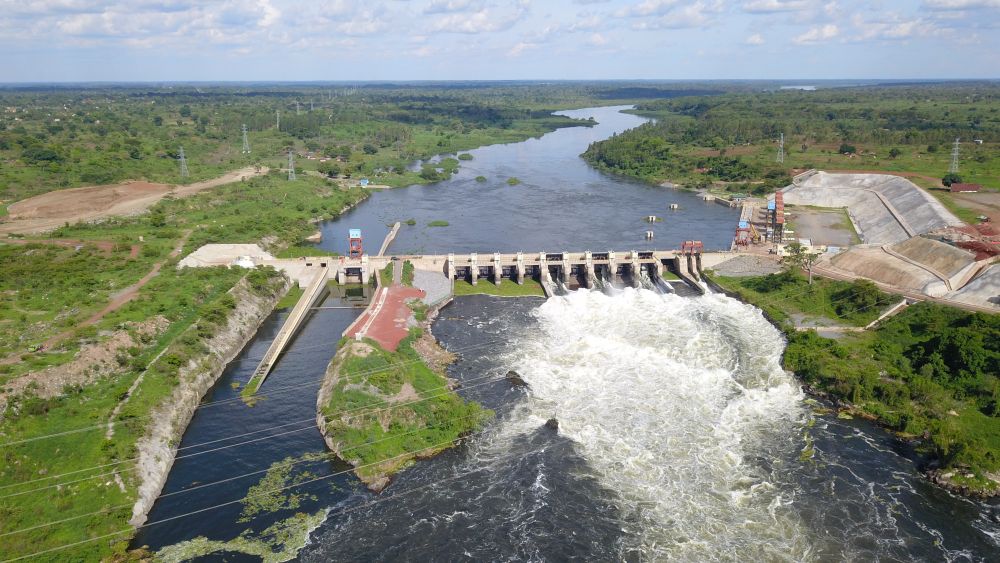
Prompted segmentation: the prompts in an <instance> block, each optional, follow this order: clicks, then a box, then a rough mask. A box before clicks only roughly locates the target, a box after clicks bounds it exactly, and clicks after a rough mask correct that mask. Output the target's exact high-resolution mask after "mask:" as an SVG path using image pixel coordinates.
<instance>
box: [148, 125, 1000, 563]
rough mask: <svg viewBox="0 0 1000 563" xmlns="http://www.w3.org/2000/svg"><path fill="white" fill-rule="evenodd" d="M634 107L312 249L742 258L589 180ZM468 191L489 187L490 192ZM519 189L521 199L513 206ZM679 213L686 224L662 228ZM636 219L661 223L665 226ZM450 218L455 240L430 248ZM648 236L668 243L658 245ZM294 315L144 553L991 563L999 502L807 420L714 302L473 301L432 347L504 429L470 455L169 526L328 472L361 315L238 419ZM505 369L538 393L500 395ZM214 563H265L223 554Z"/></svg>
mask: <svg viewBox="0 0 1000 563" xmlns="http://www.w3.org/2000/svg"><path fill="white" fill-rule="evenodd" d="M619 109H621V108H592V109H583V110H575V111H570V112H565V113H566V114H567V115H570V116H573V117H588V116H593V117H594V118H595V119H597V121H598V122H599V125H597V126H596V127H592V128H585V127H574V128H567V129H561V130H558V131H555V132H553V133H549V134H548V135H545V136H544V137H542V138H541V139H532V140H529V141H525V142H523V143H516V144H509V145H496V146H491V147H484V148H480V149H477V150H473V151H470V152H471V154H472V155H473V156H474V159H473V160H471V161H463V162H462V169H461V171H460V172H459V173H458V174H457V175H456V176H455V177H453V178H452V179H450V180H448V181H445V182H441V183H439V184H434V185H430V186H413V187H409V188H404V189H398V190H392V191H382V192H378V193H375V194H373V196H372V197H371V198H369V199H368V200H367V201H365V202H364V203H362V204H361V205H359V206H358V207H357V208H355V209H354V210H352V211H351V212H349V213H348V214H346V215H345V216H344V217H342V218H341V219H340V220H338V221H333V222H330V223H327V224H325V225H324V226H323V232H324V236H325V240H324V242H323V243H322V244H321V246H323V247H325V248H328V249H332V250H336V251H340V252H346V231H347V229H348V228H361V229H363V231H364V235H365V239H366V245H367V246H368V248H369V250H371V249H372V248H377V246H378V245H379V244H380V242H381V239H382V237H383V236H384V235H385V233H386V232H388V226H387V225H390V224H391V223H393V222H395V221H405V220H407V219H410V218H412V219H414V220H415V221H416V224H415V225H413V226H405V225H404V227H403V229H402V230H401V231H400V234H399V236H398V238H397V239H396V241H395V242H394V243H393V245H392V246H391V249H390V251H391V252H395V253H411V252H414V253H416V252H427V253H430V252H435V253H437V252H449V251H450V252H467V251H478V252H491V251H494V250H496V251H516V250H524V251H541V250H546V251H560V250H586V249H590V250H599V249H615V250H630V249H642V248H649V247H653V246H655V247H658V248H669V247H675V246H677V245H679V243H680V242H681V241H683V240H686V239H700V240H702V241H704V242H705V243H706V246H707V247H710V248H722V247H727V246H728V241H729V240H730V238H731V236H732V230H733V226H734V223H735V221H736V219H737V214H736V212H735V211H734V210H730V209H727V208H724V207H722V206H719V205H717V204H712V203H705V202H702V201H700V200H699V199H697V197H695V196H694V195H693V194H689V193H685V192H677V191H673V190H669V189H663V188H656V187H650V186H646V185H642V184H638V183H635V182H632V181H628V180H624V179H621V178H615V177H611V176H608V175H605V174H602V173H599V172H597V171H594V170H593V169H591V168H590V167H588V166H587V165H586V163H584V162H583V161H582V160H581V159H580V158H579V156H578V155H579V154H580V153H581V152H583V150H584V149H586V147H587V145H588V144H589V143H590V142H592V141H595V140H599V139H603V138H606V137H608V136H610V135H612V134H613V133H616V132H620V131H623V130H625V129H628V128H631V127H635V126H636V125H638V124H640V123H641V122H642V119H640V118H638V117H635V116H631V115H628V114H623V113H620V112H619V111H618V110H619ZM479 175H482V176H485V177H486V178H487V181H486V182H477V181H476V180H475V177H476V176H479ZM509 177H517V178H519V179H520V180H521V181H522V183H521V184H520V185H517V186H509V185H507V184H506V179H507V178H509ZM670 203H677V204H679V206H680V209H679V210H678V211H668V206H669V204H670ZM647 215H659V216H663V217H665V220H664V221H663V222H660V223H654V224H652V225H650V224H648V223H645V222H643V221H642V219H643V218H644V217H645V216H647ZM435 220H443V221H448V223H449V226H448V227H429V226H427V223H429V222H430V221H435ZM647 230H653V231H654V232H655V238H654V240H653V241H652V242H649V243H647V242H646V241H645V239H644V233H645V231H647ZM342 302H343V300H342V299H341V298H340V297H337V296H331V297H330V298H328V300H327V304H331V305H332V304H340V303H342ZM286 314H287V311H279V312H276V313H275V314H274V315H272V316H271V318H269V319H268V321H267V322H266V323H265V325H264V326H263V328H262V329H261V331H260V332H259V333H258V334H257V336H256V337H255V338H254V340H253V341H252V342H251V343H250V344H249V345H248V346H247V347H246V349H245V350H244V351H243V352H242V353H241V354H240V356H239V357H238V358H237V359H236V360H235V361H233V362H232V363H231V364H230V365H229V366H228V367H227V369H226V371H225V373H224V374H223V376H222V377H221V379H220V381H219V382H218V384H217V385H216V386H215V387H214V388H213V390H212V392H211V394H210V395H209V397H207V398H206V401H210V403H208V404H206V406H204V407H202V408H201V409H200V410H199V411H198V413H197V414H196V415H195V418H194V420H193V421H192V424H191V426H190V428H189V429H188V431H187V433H186V434H185V436H184V439H183V441H182V443H181V444H180V447H181V448H182V449H181V451H180V454H179V455H180V457H179V459H178V460H177V462H176V463H175V465H174V469H173V471H172V472H171V474H170V477H169V480H168V482H167V485H166V487H165V490H164V493H165V494H168V495H169V496H165V497H163V498H161V499H160V500H159V501H158V502H157V504H156V505H155V506H154V508H153V511H152V512H151V514H150V522H151V523H152V525H150V526H149V527H147V528H144V529H143V530H142V531H141V533H140V534H139V536H138V537H137V538H136V540H135V542H134V544H135V545H149V546H150V547H151V548H153V549H159V548H162V547H165V546H169V545H172V544H176V543H178V542H182V541H184V540H190V539H192V538H195V537H197V536H205V537H207V538H210V539H213V540H219V541H228V540H232V539H234V538H236V537H237V536H239V535H240V534H241V533H245V534H247V535H246V538H250V539H254V538H257V537H258V535H259V534H260V532H262V531H263V530H265V529H266V528H268V527H269V526H271V525H272V524H275V523H276V522H280V521H282V520H284V519H286V518H288V517H289V516H291V515H292V514H294V513H295V512H305V513H316V512H317V511H322V510H326V517H325V519H324V521H323V523H322V525H320V526H319V528H317V529H315V530H314V531H313V532H312V533H311V534H310V538H309V541H308V543H307V545H306V546H305V547H304V548H303V549H302V550H301V551H299V552H298V557H299V558H301V559H303V560H306V561H331V560H333V561H371V560H386V561H389V560H391V561H401V560H431V561H453V560H468V561H483V560H535V561H541V560H546V561H562V560H566V559H569V558H579V559H587V560H594V561H620V560H628V561H653V560H665V559H676V560H682V561H706V560H720V561H746V560H759V561H777V560H782V561H785V560H790V561H828V560H864V561H867V560H882V561H910V560H914V559H918V560H949V561H966V560H970V561H989V560H997V559H998V557H1000V524H998V521H1000V509H998V508H997V505H996V503H980V502H973V501H970V500H966V499H963V498H959V497H956V496H953V495H950V494H948V493H946V492H944V491H942V490H940V489H937V488H935V487H933V486H932V485H930V484H929V483H927V482H926V481H925V480H924V479H923V478H921V477H920V475H919V474H918V473H917V471H916V469H915V466H914V463H913V462H912V461H911V459H912V455H911V454H910V452H908V451H907V449H906V447H905V446H902V445H900V444H899V443H897V442H896V441H895V440H894V439H893V438H891V437H890V436H888V435H887V434H886V433H885V432H883V431H881V430H879V429H878V428H876V427H874V426H872V425H871V424H869V423H867V422H865V421H859V420H840V419H838V418H837V417H836V416H835V415H834V416H831V415H826V414H817V413H815V412H814V405H813V404H812V402H811V401H808V400H807V399H806V397H805V396H804V395H803V393H802V392H801V390H800V388H799V386H798V384H797V381H796V380H795V378H794V376H793V375H791V374H788V373H785V372H784V371H783V370H782V369H781V367H780V358H781V352H782V350H783V347H784V342H783V340H782V338H781V335H780V334H779V333H778V332H777V331H776V330H775V329H774V328H773V327H772V326H771V325H770V324H768V322H767V321H766V320H765V319H764V318H763V317H762V316H761V314H760V312H759V311H758V310H756V309H754V308H752V307H750V306H747V305H744V304H742V303H739V302H737V301H735V300H732V299H729V298H727V297H724V296H721V295H708V296H704V297H697V298H690V297H679V296H676V295H659V294H656V293H653V292H649V291H646V290H631V289H627V290H625V291H623V292H621V293H620V294H616V295H614V296H608V295H605V294H603V293H599V292H589V291H586V290H583V291H577V292H573V293H571V294H570V295H569V296H567V297H556V298H552V299H549V300H544V299H541V298H520V299H497V298H491V297H485V296H473V297H462V298H458V299H456V300H455V301H454V302H453V303H451V304H450V305H448V306H447V307H446V308H445V309H444V310H443V311H442V314H441V316H440V317H439V319H438V320H437V321H436V323H435V325H434V333H435V335H436V336H437V337H438V339H439V340H440V341H441V342H442V344H443V345H444V346H445V347H446V348H448V349H450V350H452V351H454V352H456V353H457V354H458V355H459V358H460V359H459V361H458V362H456V363H455V364H453V365H452V366H451V368H449V374H450V375H451V377H453V378H455V379H456V380H458V381H460V382H461V383H462V388H461V389H460V393H461V394H462V395H463V396H465V397H466V398H469V399H472V400H476V401H480V402H481V403H483V404H484V405H485V406H487V407H488V408H491V409H494V410H495V411H496V413H497V416H496V419H495V420H494V421H493V422H492V423H490V424H489V425H488V426H487V428H486V429H485V430H484V431H483V432H481V433H479V434H477V435H475V436H473V437H472V438H470V439H469V440H467V441H466V442H465V443H464V444H463V445H462V446H460V447H458V448H454V449H452V450H450V451H448V452H446V453H445V454H443V455H441V456H438V457H437V458H434V459H432V460H427V461H421V462H419V463H417V464H416V465H414V466H412V467H411V468H409V469H407V470H406V471H404V472H402V473H401V474H400V475H399V476H398V478H397V479H396V480H395V481H394V482H393V484H392V485H391V486H390V487H389V488H388V489H387V490H386V491H385V492H383V493H382V494H381V495H374V494H371V493H369V492H367V491H366V490H365V489H364V488H363V487H360V486H359V484H358V482H357V481H356V479H354V478H353V477H351V476H350V475H349V474H346V473H344V470H345V467H344V466H343V465H342V464H338V463H335V462H330V461H313V462H307V463H298V464H296V466H295V468H296V470H295V471H293V478H294V476H295V475H298V474H301V472H302V471H303V470H305V469H308V471H309V474H308V475H307V476H304V477H300V478H301V479H302V480H312V482H311V483H307V484H305V485H303V486H301V487H299V488H296V489H293V491H294V492H296V493H298V494H299V496H298V498H296V499H294V500H295V502H294V504H296V505H297V506H296V507H294V508H285V509H281V510H277V511H271V512H265V513H264V514H263V515H258V516H256V517H254V518H252V519H249V521H246V522H241V521H240V520H241V510H243V506H242V505H241V504H240V503H232V504H226V505H225V506H222V507H219V508H211V509H210V510H205V511H203V512H198V513H197V514H195V515H192V516H182V517H177V516H181V515H184V514H188V513H191V512H195V511H198V510H201V509H206V508H210V507H215V506H217V505H220V504H224V503H231V501H236V500H239V499H241V498H243V497H244V496H245V495H246V494H247V491H248V490H249V489H250V487H251V486H253V485H256V484H257V483H258V482H259V481H260V479H261V478H262V476H263V473H262V471H264V470H266V469H267V468H268V467H269V466H270V465H271V464H273V463H275V462H279V461H281V460H283V459H286V458H296V459H297V458H299V457H300V456H303V455H305V454H323V453H325V448H324V444H323V441H322V439H321V438H320V436H319V433H318V431H316V429H315V397H316V392H317V389H318V387H319V381H320V378H321V376H322V373H323V371H324V369H325V367H326V365H327V363H328V362H329V360H330V358H331V357H332V356H333V354H334V352H335V346H336V342H337V340H338V339H339V337H340V333H341V331H342V330H343V329H344V328H345V327H346V326H347V324H349V323H350V322H351V320H352V319H353V318H354V317H355V316H356V315H357V312H356V311H355V310H350V309H326V310H321V311H317V312H316V313H315V314H314V315H313V316H312V317H311V318H310V319H309V320H308V322H307V324H306V325H305V326H304V328H303V330H302V332H301V333H300V334H299V336H298V337H297V338H296V339H295V341H294V342H293V344H292V346H291V348H290V349H289V350H288V352H286V354H285V356H284V357H283V359H282V360H281V361H280V362H279V363H278V365H277V367H276V368H275V371H274V373H273V374H272V375H271V376H270V377H269V378H268V381H267V384H266V385H265V386H264V389H263V396H264V397H263V400H262V401H260V402H258V403H257V404H256V405H255V406H253V407H249V406H246V405H244V404H242V403H241V402H239V401H226V399H230V398H233V397H235V396H237V395H238V391H237V390H236V389H234V388H233V384H234V383H245V382H246V381H247V380H248V379H249V378H250V375H251V373H252V371H253V369H254V367H255V365H256V362H257V361H258V360H259V359H260V356H261V355H262V354H263V352H264V350H265V349H266V348H267V345H268V344H269V343H270V340H271V339H272V338H273V337H274V335H275V333H276V332H277V330H278V327H279V326H280V321H281V320H282V319H283V318H284V316H285V315H286ZM511 369H513V370H516V371H517V372H518V373H520V374H521V376H522V377H523V378H524V379H525V380H526V381H527V382H528V383H529V385H530V389H529V390H523V389H519V388H512V387H511V385H510V384H509V383H508V382H507V381H506V380H505V379H504V374H506V373H507V371H508V370H511ZM219 401H222V402H219ZM549 418H556V419H558V421H559V429H558V431H553V430H550V429H548V428H546V427H545V426H544V423H545V421H546V420H547V419H549ZM241 476H242V477H241ZM227 479H228V480H227ZM223 480H225V481H224V482H221V483H216V482H218V481H223ZM210 483H214V484H211V485H209V486H204V487H201V488H197V489H195V488H193V487H197V486H198V485H204V484H210ZM271 486H272V487H273V485H271ZM188 491H189V492H188ZM286 506H288V505H287V504H286ZM173 517H177V518H174V519H171V518H173ZM167 519H169V520H167ZM244 520H245V519H244ZM156 522H162V523H159V524H157V523H156ZM272 532H273V529H272ZM272 535H273V534H272ZM278 536H280V534H278ZM272 539H273V538H272ZM279 543H280V542H279ZM294 547H298V546H294ZM209 559H213V560H223V559H225V560H229V561H232V560H243V559H246V560H255V559H256V558H254V557H250V556H246V555H242V554H236V553H232V552H226V553H224V554H220V553H217V554H215V555H214V556H211V557H209Z"/></svg>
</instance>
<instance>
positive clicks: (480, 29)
mask: <svg viewBox="0 0 1000 563" xmlns="http://www.w3.org/2000/svg"><path fill="white" fill-rule="evenodd" d="M524 14H525V11H524V10H523V9H520V8H518V9H516V10H515V11H514V12H513V13H506V14H502V13H499V12H495V11H492V10H490V9H486V8H484V9H482V10H479V11H478V12H474V13H472V14H450V15H448V16H445V17H443V18H439V19H437V20H435V21H434V23H433V25H432V26H431V29H433V30H434V31H438V32H444V33H448V32H451V33H491V32H496V31H504V30H507V29H510V27H511V26H513V25H514V24H515V23H517V22H518V21H520V20H521V18H522V17H524Z"/></svg>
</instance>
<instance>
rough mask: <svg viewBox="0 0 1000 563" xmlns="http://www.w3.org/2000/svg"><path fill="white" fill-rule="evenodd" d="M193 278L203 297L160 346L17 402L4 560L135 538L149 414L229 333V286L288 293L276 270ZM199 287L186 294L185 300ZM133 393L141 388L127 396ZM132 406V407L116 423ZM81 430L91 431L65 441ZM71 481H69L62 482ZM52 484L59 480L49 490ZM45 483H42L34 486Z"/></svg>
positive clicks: (9, 417)
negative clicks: (138, 463)
mask: <svg viewBox="0 0 1000 563" xmlns="http://www.w3.org/2000/svg"><path fill="white" fill-rule="evenodd" d="M185 275H186V276H190V277H193V278H195V279H196V280H200V281H201V283H202V285H201V286H200V288H201V292H200V293H199V292H193V293H194V295H191V296H187V295H184V296H183V299H184V300H186V306H185V307H183V308H176V309H172V310H168V311H164V313H166V314H167V315H168V317H167V322H168V323H169V324H168V325H167V328H166V330H164V331H163V332H161V333H159V334H158V335H156V336H155V337H153V338H147V339H144V338H136V339H134V340H133V345H132V346H130V347H129V348H127V349H126V350H118V352H117V353H115V355H114V358H113V360H112V364H111V366H109V368H108V370H107V372H100V373H97V374H95V378H94V380H93V381H91V382H89V383H86V384H83V383H76V384H73V385H67V386H66V387H65V388H64V389H63V393H61V394H58V395H56V396H39V395H38V394H36V393H33V392H31V391H29V392H27V393H25V394H23V395H19V396H17V397H15V398H13V399H12V400H11V402H10V404H9V406H8V409H7V411H6V413H5V414H6V417H5V419H4V421H3V425H2V431H3V441H4V442H5V443H11V442H15V443H16V442H22V443H16V444H14V445H8V446H5V447H4V448H3V455H4V459H5V463H4V466H3V468H2V469H0V487H3V488H4V489H3V491H4V495H5V496H6V498H2V499H0V514H2V515H3V517H2V518H0V533H9V532H17V533H15V534H12V535H9V536H6V537H4V541H3V542H0V557H2V558H4V559H6V558H9V557H17V556H22V555H26V554H30V553H33V552H37V551H41V550H44V549H46V548H50V547H55V546H59V545H64V544H72V543H75V542H80V541H82V540H85V539H87V538H91V537H95V536H100V535H103V534H110V533H113V532H116V531H120V530H127V529H129V526H128V520H129V518H130V517H131V507H132V503H134V502H135V500H136V487H137V486H138V481H137V479H136V478H135V475H134V473H133V465H132V463H131V460H133V459H134V458H135V457H136V454H137V450H136V447H135V445H136V442H137V441H138V439H139V438H141V437H142V436H143V435H145V433H146V431H147V428H148V425H149V424H150V423H151V420H150V418H149V414H150V412H151V411H152V410H153V409H154V408H156V407H158V406H160V405H161V404H162V403H163V401H164V400H166V398H167V397H169V396H170V395H171V393H172V392H173V390H174V389H175V388H176V386H177V385H178V384H179V383H180V377H181V375H180V372H181V370H183V369H186V368H187V369H190V366H192V365H195V364H194V363H193V362H198V361H199V358H201V357H202V356H203V355H204V354H205V352H206V348H205V342H206V341H207V340H208V339H210V338H212V336H214V335H215V334H216V333H217V332H218V331H219V330H221V329H222V328H223V327H224V326H226V325H227V324H228V322H229V321H228V318H229V313H230V312H231V311H232V310H233V309H234V308H235V306H236V302H235V299H234V298H233V296H232V295H230V293H229V292H228V290H229V288H230V286H231V285H232V284H233V283H235V280H233V281H229V280H230V276H233V277H235V279H236V280H238V279H239V276H241V275H246V276H247V278H246V279H247V282H246V284H245V287H246V290H247V291H251V292H253V293H257V294H260V295H273V294H274V292H275V291H277V288H278V285H279V284H280V283H283V282H281V278H280V277H279V276H278V274H277V272H275V271H273V270H259V271H254V272H251V273H249V274H247V273H246V272H245V271H240V270H227V269H224V268H219V269H206V270H197V271H187V272H186V274H185ZM192 287H194V286H193V285H184V286H183V287H182V288H178V289H179V290H180V291H182V292H184V291H190V290H191V288H192ZM179 300H180V299H179ZM138 301H142V300H138ZM149 305H150V303H148V302H146V303H142V302H133V303H130V304H129V305H128V306H127V307H128V309H129V312H130V313H131V314H141V315H146V314H147V313H146V312H145V311H146V309H145V307H148V306H149ZM174 315H176V318H173V316H174ZM125 327H126V330H133V329H132V328H130V327H129V325H125ZM199 366H200V364H199ZM96 367H97V366H95V368H96ZM199 369H201V368H200V367H199ZM205 369H207V368H205ZM57 374H58V372H57ZM57 374H53V376H56V375H57ZM140 378H141V379H140ZM134 383H137V386H136V387H135V388H134V389H133V390H132V392H131V394H128V390H129V388H130V387H131V386H132V385H133V384H134ZM126 396H127V397H128V400H127V402H125V403H124V404H123V406H122V408H120V410H119V411H118V412H117V414H115V409H116V407H119V405H120V403H122V401H123V399H124V398H125V397H126ZM108 422H113V423H114V426H113V429H114V432H113V434H112V435H111V436H110V437H109V436H107V435H106V431H107V429H108V426H107V424H106V423H108ZM77 429H88V430H87V431H85V432H73V433H69V434H65V433H66V432H67V431H68V430H77ZM51 435H55V436H52V437H50V436H51ZM63 475H68V477H61V478H60V476H63ZM45 476H52V477H51V478H50V479H48V480H46V479H45ZM38 479H42V481H36V482H34V483H27V484H26V482H28V481H33V480H38ZM119 480H120V482H119ZM57 484H58V485H59V486H55V485H57ZM7 495H10V496H7ZM77 516H80V517H81V518H78V519H75V520H74V521H73V522H72V523H71V524H61V525H55V526H42V527H37V528H35V527H36V526H40V525H42V524H46V523H50V522H58V521H61V520H63V519H65V518H68V517H77ZM32 528H34V529H32ZM19 530H25V531H23V532H19ZM129 536H130V534H128V533H123V534H121V535H120V536H115V537H113V538H111V539H108V540H102V541H94V542H88V543H82V544H81V545H78V546H75V547H73V548H72V549H69V550H66V551H61V552H59V554H58V557H57V559H59V560H98V559H102V558H104V557H107V556H109V555H110V554H112V553H120V552H122V551H124V549H125V547H126V545H127V540H128V538H129Z"/></svg>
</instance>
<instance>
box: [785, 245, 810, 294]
mask: <svg viewBox="0 0 1000 563" xmlns="http://www.w3.org/2000/svg"><path fill="white" fill-rule="evenodd" d="M785 252H786V253H787V254H785V256H784V257H782V259H781V265H782V266H785V267H786V268H789V269H801V270H806V271H807V272H808V273H809V285H812V282H813V272H812V267H813V265H814V264H816V261H817V260H819V254H813V253H811V252H806V248H805V247H804V246H802V245H801V244H800V243H798V242H793V243H791V244H789V245H788V246H786V247H785Z"/></svg>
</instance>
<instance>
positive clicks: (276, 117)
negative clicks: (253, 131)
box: [274, 109, 281, 131]
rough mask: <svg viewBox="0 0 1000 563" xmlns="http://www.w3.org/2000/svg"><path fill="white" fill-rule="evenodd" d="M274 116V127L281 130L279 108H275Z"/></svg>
mask: <svg viewBox="0 0 1000 563" xmlns="http://www.w3.org/2000/svg"><path fill="white" fill-rule="evenodd" d="M274 116H275V117H274V119H275V121H274V128H275V129H277V130H278V131H281V110H280V109H279V110H275V113H274Z"/></svg>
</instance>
